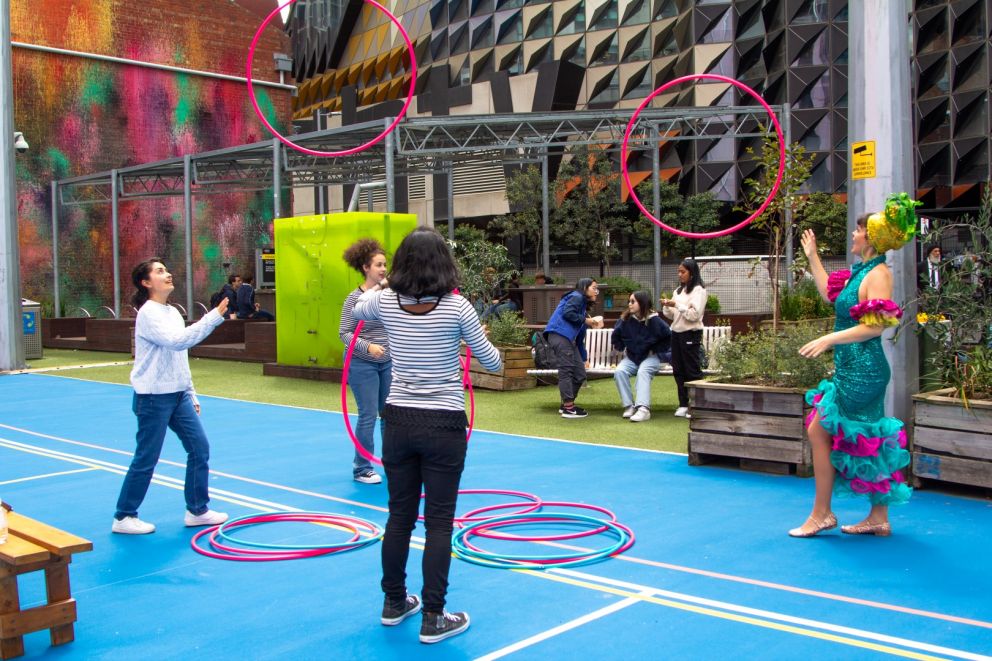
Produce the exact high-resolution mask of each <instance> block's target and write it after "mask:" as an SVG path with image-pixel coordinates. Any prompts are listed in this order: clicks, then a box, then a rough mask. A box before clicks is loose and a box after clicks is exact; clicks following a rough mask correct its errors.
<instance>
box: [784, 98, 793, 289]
mask: <svg viewBox="0 0 992 661" xmlns="http://www.w3.org/2000/svg"><path fill="white" fill-rule="evenodd" d="M782 134H783V135H784V137H785V147H786V149H788V148H789V146H790V145H791V144H792V113H791V112H790V110H789V104H788V103H783V104H782ZM782 219H783V220H784V221H785V286H786V287H787V288H789V289H792V280H793V277H792V262H793V260H794V255H793V251H794V250H795V248H794V247H793V241H792V197H791V196H790V197H789V199H787V200H786V201H785V210H784V212H783V214H782Z"/></svg>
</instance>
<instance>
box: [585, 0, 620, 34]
mask: <svg viewBox="0 0 992 661" xmlns="http://www.w3.org/2000/svg"><path fill="white" fill-rule="evenodd" d="M592 20H593V22H592V25H590V26H589V29H590V30H603V29H605V28H615V27H617V0H610V1H609V2H607V3H606V4H605V5H603V7H602V8H601V9H600V11H599V13H598V14H597V15H596V16H594V17H593V19H592Z"/></svg>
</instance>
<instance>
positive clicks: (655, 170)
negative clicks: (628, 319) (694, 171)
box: [631, 124, 661, 299]
mask: <svg viewBox="0 0 992 661" xmlns="http://www.w3.org/2000/svg"><path fill="white" fill-rule="evenodd" d="M659 142H661V133H659V131H658V125H657V124H655V125H654V126H652V127H651V182H652V186H651V189H652V190H651V196H652V208H653V210H654V217H655V218H660V216H661V153H660V152H659V151H658V150H659V149H660V145H659ZM631 193H633V191H631ZM651 225H652V226H653V227H654V231H653V232H652V239H653V240H654V292H652V293H653V295H654V297H655V298H656V299H657V298H658V297H660V296H661V228H660V227H658V225H657V224H656V223H651Z"/></svg>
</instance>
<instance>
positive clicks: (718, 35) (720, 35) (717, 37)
mask: <svg viewBox="0 0 992 661" xmlns="http://www.w3.org/2000/svg"><path fill="white" fill-rule="evenodd" d="M733 40H734V16H733V12H731V11H730V10H727V11H725V12H724V13H723V16H721V17H720V18H719V19H717V20H716V21H714V23H713V25H711V26H710V29H709V30H707V32H706V34H704V35H703V39H702V42H701V43H704V44H719V43H723V42H725V41H733Z"/></svg>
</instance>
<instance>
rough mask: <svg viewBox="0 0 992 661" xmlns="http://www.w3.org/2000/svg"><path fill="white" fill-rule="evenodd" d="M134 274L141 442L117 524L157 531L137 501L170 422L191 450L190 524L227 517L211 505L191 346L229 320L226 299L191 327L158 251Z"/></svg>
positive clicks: (134, 372)
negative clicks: (174, 301) (174, 299)
mask: <svg viewBox="0 0 992 661" xmlns="http://www.w3.org/2000/svg"><path fill="white" fill-rule="evenodd" d="M131 281H132V282H133V283H134V288H135V292H134V296H133V297H132V303H133V304H134V307H136V308H137V309H138V317H137V319H136V320H135V322H134V367H133V368H132V369H131V385H132V386H133V387H134V397H133V400H132V405H131V408H132V410H133V411H134V415H135V416H137V418H138V433H137V436H136V443H137V448H136V449H135V451H134V457H133V458H132V459H131V465H130V466H129V467H128V469H127V474H126V475H125V476H124V484H123V485H121V493H120V496H119V497H118V499H117V512H116V513H115V514H114V523H113V526H112V528H111V529H112V531H113V532H115V533H121V534H125V535H145V534H148V533H152V532H155V526H154V524H151V523H148V522H146V521H142V520H141V519H139V518H138V507H140V506H141V503H142V502H143V501H144V499H145V494H146V493H147V492H148V485H149V484H151V481H152V475H153V473H154V472H155V465H156V464H157V463H158V458H159V455H160V454H161V452H162V444H163V443H164V442H165V431H166V429H171V430H172V431H174V432H175V433H176V436H178V437H179V440H180V441H181V442H182V444H183V449H185V450H186V486H185V489H184V494H185V496H186V515H185V518H184V521H185V523H186V525H187V526H190V527H193V526H214V525H218V524H221V523H224V522H225V521H227V514H224V513H222V512H215V511H213V510H211V509H209V508H208V507H207V503H208V502H209V501H210V496H209V494H208V491H207V480H208V478H209V474H210V467H209V466H208V465H207V461H208V459H209V458H210V445H209V443H208V442H207V435H206V433H204V431H203V425H201V424H200V417H199V416H200V402H199V400H198V399H197V398H196V391H195V390H194V389H193V378H192V376H190V371H189V357H188V356H187V353H186V351H187V350H188V349H189V348H190V347H192V346H196V345H197V344H199V343H200V342H202V341H203V340H204V339H206V337H207V336H208V335H210V333H211V332H213V330H214V328H216V327H217V326H220V324H221V323H223V321H224V315H225V313H226V312H227V306H228V300H227V298H222V299H221V301H220V303H219V304H218V305H217V307H216V308H214V309H213V310H211V311H210V312H208V313H207V314H206V315H204V316H203V318H202V319H200V320H199V321H198V322H196V323H195V324H192V325H191V326H186V321H185V320H184V319H183V318H182V316H181V315H180V314H179V311H178V310H176V308H174V307H172V306H171V305H169V295H170V294H171V293H172V291H173V290H174V289H175V286H174V285H173V283H172V274H171V273H169V271H168V270H167V269H166V268H165V264H163V263H162V260H161V259H159V258H157V257H153V258H152V259H149V260H146V261H144V262H141V263H140V264H138V265H137V266H136V267H134V271H132V272H131Z"/></svg>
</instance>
